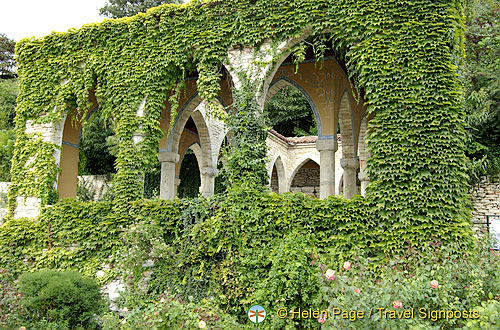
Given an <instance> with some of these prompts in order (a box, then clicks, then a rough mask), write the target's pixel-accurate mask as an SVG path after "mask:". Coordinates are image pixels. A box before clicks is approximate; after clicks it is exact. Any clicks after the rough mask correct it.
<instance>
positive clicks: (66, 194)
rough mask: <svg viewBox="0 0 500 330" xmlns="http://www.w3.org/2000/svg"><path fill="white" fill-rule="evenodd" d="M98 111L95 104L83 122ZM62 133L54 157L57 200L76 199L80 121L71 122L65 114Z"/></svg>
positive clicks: (69, 116)
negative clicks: (56, 170) (59, 149)
mask: <svg viewBox="0 0 500 330" xmlns="http://www.w3.org/2000/svg"><path fill="white" fill-rule="evenodd" d="M97 110H98V106H97V105H96V104H95V105H94V106H93V107H92V109H91V110H90V111H89V112H88V113H87V115H86V116H85V121H87V120H89V118H90V117H91V116H92V115H93V114H94V113H95V112H96V111H97ZM60 125H61V127H62V132H61V134H60V137H59V144H58V145H60V146H61V151H60V152H59V153H60V154H59V155H56V157H55V158H56V160H57V159H59V164H58V165H59V167H60V168H61V171H60V172H59V174H58V176H57V181H56V186H57V192H58V194H59V199H64V198H74V197H76V190H77V186H78V162H79V160H80V141H81V139H82V131H83V125H82V120H73V119H72V118H71V114H69V113H67V114H66V115H65V116H64V118H63V119H62V120H61V124H60Z"/></svg>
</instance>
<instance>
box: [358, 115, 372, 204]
mask: <svg viewBox="0 0 500 330" xmlns="http://www.w3.org/2000/svg"><path fill="white" fill-rule="evenodd" d="M367 134H368V114H366V113H365V115H364V116H363V118H362V119H361V123H360V127H359V137H358V141H359V142H358V159H359V173H358V178H359V181H360V194H361V195H362V196H365V195H366V187H367V186H368V183H369V182H370V180H369V178H368V174H367V171H366V164H367V161H368V158H369V157H370V152H369V151H368V149H367V146H368V144H367Z"/></svg>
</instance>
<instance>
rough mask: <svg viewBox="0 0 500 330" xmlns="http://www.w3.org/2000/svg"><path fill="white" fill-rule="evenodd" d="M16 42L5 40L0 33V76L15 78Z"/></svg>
mask: <svg viewBox="0 0 500 330" xmlns="http://www.w3.org/2000/svg"><path fill="white" fill-rule="evenodd" d="M15 47H16V42H15V41H14V40H12V39H9V38H7V36H6V35H5V34H3V33H0V76H2V78H5V77H11V78H12V77H15V76H16V74H15V66H16V62H15V61H14V49H15Z"/></svg>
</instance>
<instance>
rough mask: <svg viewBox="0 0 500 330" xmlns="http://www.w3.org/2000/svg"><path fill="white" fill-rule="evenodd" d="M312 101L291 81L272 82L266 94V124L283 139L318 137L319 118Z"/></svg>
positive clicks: (285, 79) (279, 80) (281, 79)
mask: <svg viewBox="0 0 500 330" xmlns="http://www.w3.org/2000/svg"><path fill="white" fill-rule="evenodd" d="M315 109H316V107H315V106H314V103H313V101H312V100H311V98H310V97H309V96H308V95H307V93H306V92H305V91H304V90H303V89H302V88H301V87H300V86H299V85H298V84H296V83H295V82H293V80H290V79H287V78H286V77H282V78H280V79H278V80H276V81H274V82H273V83H272V84H271V86H270V90H269V92H268V94H267V100H266V104H265V107H264V113H265V114H266V115H267V123H268V125H269V126H271V127H272V128H273V129H274V130H275V131H276V132H278V133H279V134H281V135H283V136H285V137H297V136H316V135H318V123H319V118H318V115H317V111H316V110H315Z"/></svg>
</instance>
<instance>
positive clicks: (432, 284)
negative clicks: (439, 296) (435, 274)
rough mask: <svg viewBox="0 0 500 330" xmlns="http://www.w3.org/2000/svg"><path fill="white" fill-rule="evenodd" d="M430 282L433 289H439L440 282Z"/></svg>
mask: <svg viewBox="0 0 500 330" xmlns="http://www.w3.org/2000/svg"><path fill="white" fill-rule="evenodd" d="M430 284H431V287H432V288H433V289H437V287H438V286H439V283H438V281H436V280H432V281H431V283H430Z"/></svg>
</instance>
